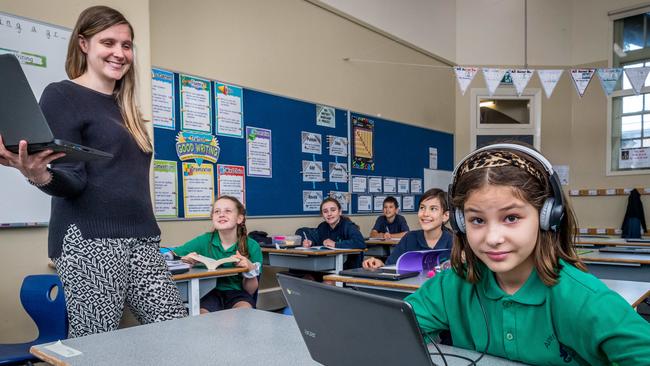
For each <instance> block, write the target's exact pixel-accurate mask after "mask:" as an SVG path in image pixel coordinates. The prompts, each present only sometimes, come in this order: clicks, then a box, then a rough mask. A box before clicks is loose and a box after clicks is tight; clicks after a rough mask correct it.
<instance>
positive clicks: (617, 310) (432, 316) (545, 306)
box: [405, 260, 650, 366]
mask: <svg viewBox="0 0 650 366" xmlns="http://www.w3.org/2000/svg"><path fill="white" fill-rule="evenodd" d="M560 264H561V266H562V269H561V270H560V277H559V282H558V283H557V284H556V285H555V286H551V287H547V286H546V285H544V283H543V282H542V281H541V279H540V278H539V276H537V272H536V271H535V270H534V269H533V272H532V273H531V275H530V277H529V278H528V280H527V281H526V283H524V285H523V286H522V287H521V289H519V291H517V292H516V293H515V294H513V295H508V294H506V293H505V292H503V290H501V288H500V287H499V285H498V284H497V282H496V279H495V277H494V274H493V273H492V272H491V271H489V270H488V269H487V267H485V266H484V265H483V266H482V273H483V274H484V275H483V276H482V278H481V280H480V281H479V282H478V283H477V284H476V285H472V284H471V283H470V282H468V281H466V280H464V279H463V278H461V277H460V276H459V275H457V274H456V272H454V271H453V270H449V271H444V272H442V273H440V274H438V275H437V276H435V277H434V278H432V279H431V280H429V281H427V282H426V283H425V284H424V285H423V286H422V287H421V288H420V289H419V290H418V291H417V292H415V293H414V294H412V295H410V296H408V297H407V298H406V299H405V301H407V302H408V303H409V304H411V306H413V309H414V310H415V313H416V316H417V320H418V323H419V325H420V327H421V329H422V331H423V332H424V333H426V334H428V335H429V336H431V335H435V334H436V333H438V332H440V331H442V330H445V329H449V330H450V332H451V338H452V340H453V344H454V346H456V347H462V348H467V349H472V350H476V351H483V350H484V349H485V346H486V342H487V330H486V324H485V320H484V317H483V313H482V311H481V307H480V305H479V301H477V296H478V298H479V299H480V301H481V303H482V304H483V307H484V308H485V311H486V313H487V321H488V324H489V327H488V329H489V332H490V338H489V339H490V344H489V348H488V350H487V353H489V354H491V355H495V356H499V357H504V358H508V359H511V360H516V361H521V362H525V363H531V364H544V365H608V364H612V363H617V364H618V365H621V366H622V365H650V323H648V322H647V321H646V320H644V319H643V318H641V316H639V315H638V314H637V313H636V312H635V311H634V309H633V308H632V307H631V306H630V305H629V304H628V303H627V302H626V301H625V300H624V299H623V298H622V297H621V296H619V295H618V294H617V293H615V292H614V291H612V290H610V289H608V288H607V286H606V285H605V284H603V283H602V282H601V281H599V280H598V279H597V278H596V277H594V276H593V275H591V274H589V273H585V272H582V271H580V270H579V269H577V268H575V267H573V266H571V265H569V264H567V263H566V262H564V261H563V260H560Z"/></svg>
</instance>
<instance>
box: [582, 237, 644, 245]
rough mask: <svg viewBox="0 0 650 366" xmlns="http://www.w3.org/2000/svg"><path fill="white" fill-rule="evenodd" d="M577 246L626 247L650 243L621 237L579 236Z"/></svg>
mask: <svg viewBox="0 0 650 366" xmlns="http://www.w3.org/2000/svg"><path fill="white" fill-rule="evenodd" d="M576 245H577V246H593V245H597V246H598V245H601V246H625V247H650V243H639V242H628V241H625V239H623V238H620V237H612V236H604V237H601V238H596V237H591V236H590V237H577V238H576Z"/></svg>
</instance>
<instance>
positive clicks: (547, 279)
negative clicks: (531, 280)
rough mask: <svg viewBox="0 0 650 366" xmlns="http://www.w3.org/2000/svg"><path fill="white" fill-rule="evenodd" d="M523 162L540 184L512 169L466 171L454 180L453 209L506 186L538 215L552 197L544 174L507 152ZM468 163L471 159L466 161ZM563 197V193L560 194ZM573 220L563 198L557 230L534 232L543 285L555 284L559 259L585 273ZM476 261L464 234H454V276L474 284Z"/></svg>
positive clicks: (535, 259)
mask: <svg viewBox="0 0 650 366" xmlns="http://www.w3.org/2000/svg"><path fill="white" fill-rule="evenodd" d="M510 152H512V153H514V154H516V155H517V156H519V157H520V158H522V159H524V160H526V161H527V162H529V163H530V164H532V166H533V167H534V169H536V170H537V172H539V176H541V177H543V179H542V181H540V180H539V179H537V178H536V177H534V176H533V175H531V174H530V173H529V172H527V171H526V170H525V169H522V168H521V167H516V166H509V165H507V166H496V167H485V168H479V169H476V170H471V171H468V172H466V173H464V174H462V175H460V176H458V177H457V178H456V182H455V183H454V192H453V198H452V204H453V206H454V209H455V210H463V208H464V204H465V202H466V201H467V199H468V198H469V195H470V194H471V193H472V192H475V191H476V190H479V189H481V188H483V187H485V186H487V185H495V186H504V187H510V188H511V189H512V193H513V194H514V195H515V197H517V198H519V199H521V200H523V201H526V202H528V203H530V204H531V205H532V206H533V207H535V209H536V210H537V212H538V213H539V211H540V209H541V208H542V206H543V204H544V201H545V200H546V199H547V198H550V197H553V192H552V188H551V184H550V182H549V179H548V178H549V177H548V173H546V171H545V170H544V168H543V167H542V166H541V165H540V163H539V162H537V161H536V160H534V159H532V158H530V157H528V156H527V155H526V154H524V153H521V152H519V151H510ZM470 161H471V159H470ZM561 194H562V195H563V196H564V192H562V193H561ZM575 228H576V219H575V215H574V213H573V210H572V209H571V206H570V204H569V201H568V200H567V199H566V196H564V217H563V218H562V221H561V222H560V228H559V230H558V231H556V232H554V231H543V230H541V229H540V230H538V232H537V242H536V244H535V249H534V250H533V254H531V255H532V256H533V262H534V265H535V269H536V270H537V274H538V275H539V277H540V279H541V280H542V281H543V282H544V284H545V285H547V286H552V285H554V284H556V283H557V280H558V271H559V269H560V264H559V260H560V259H563V260H564V261H566V262H567V263H570V264H572V265H573V266H575V267H577V268H579V269H581V270H583V271H585V272H586V271H587V268H586V267H585V265H584V264H583V263H582V262H581V260H580V258H579V257H578V254H577V253H576V250H575V247H574V242H575ZM479 262H480V260H479V259H478V257H476V255H474V252H473V251H472V249H471V248H470V246H469V243H468V241H467V235H466V234H463V233H461V232H457V233H456V234H455V235H454V245H453V247H452V250H451V264H452V267H453V268H454V270H455V271H456V273H458V274H459V275H461V276H462V277H464V278H465V279H467V280H468V281H469V282H472V283H476V282H478V281H479V280H480V278H481V275H482V273H481V270H480V267H479V265H478V264H479Z"/></svg>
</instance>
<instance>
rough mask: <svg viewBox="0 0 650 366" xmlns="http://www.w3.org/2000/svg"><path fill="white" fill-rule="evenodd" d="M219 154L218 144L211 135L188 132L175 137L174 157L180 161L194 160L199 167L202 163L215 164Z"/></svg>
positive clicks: (179, 133) (180, 132)
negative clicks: (176, 156)
mask: <svg viewBox="0 0 650 366" xmlns="http://www.w3.org/2000/svg"><path fill="white" fill-rule="evenodd" d="M220 153H221V148H220V147H219V142H218V141H217V138H216V137H214V136H213V135H210V134H205V133H197V132H188V131H179V132H178V135H176V155H178V158H179V159H180V160H181V161H185V160H192V159H194V161H196V163H197V164H199V165H201V164H203V161H209V162H211V163H216V162H217V160H219V154H220Z"/></svg>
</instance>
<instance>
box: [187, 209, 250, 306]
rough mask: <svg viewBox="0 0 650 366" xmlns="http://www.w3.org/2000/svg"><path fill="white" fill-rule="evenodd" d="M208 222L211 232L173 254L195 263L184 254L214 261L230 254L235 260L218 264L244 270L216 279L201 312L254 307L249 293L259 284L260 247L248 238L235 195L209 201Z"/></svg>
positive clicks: (203, 299) (189, 242)
mask: <svg viewBox="0 0 650 366" xmlns="http://www.w3.org/2000/svg"><path fill="white" fill-rule="evenodd" d="M212 225H213V230H212V231H211V232H208V233H205V234H202V235H200V236H198V237H196V238H194V239H192V240H190V241H188V242H187V243H185V244H183V245H182V246H180V247H178V248H174V253H175V254H176V255H178V256H181V259H182V260H183V261H184V262H187V263H190V264H192V265H194V264H196V263H197V262H196V261H195V260H194V259H192V258H190V257H188V255H189V254H190V253H196V254H200V255H203V256H206V257H210V258H213V259H217V260H218V259H222V258H227V257H234V258H237V259H239V262H236V263H224V264H222V265H221V267H223V268H229V267H230V268H232V267H234V266H237V267H242V268H246V269H247V272H244V273H241V274H239V275H237V276H229V277H224V278H220V279H219V281H218V282H217V287H216V288H215V289H214V290H212V291H210V292H209V293H208V294H207V295H205V296H203V297H202V298H201V313H202V314H203V313H208V312H211V311H218V310H224V309H231V308H253V307H255V300H254V297H253V295H254V294H255V291H257V288H258V286H259V283H258V279H257V278H258V276H259V275H260V273H261V271H262V250H261V249H260V246H259V244H257V242H256V241H255V240H253V239H250V238H249V237H248V232H247V230H246V208H245V207H244V205H243V204H242V203H241V202H239V200H238V199H237V198H235V197H232V196H221V197H219V198H217V200H216V201H214V203H213V204H212Z"/></svg>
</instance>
